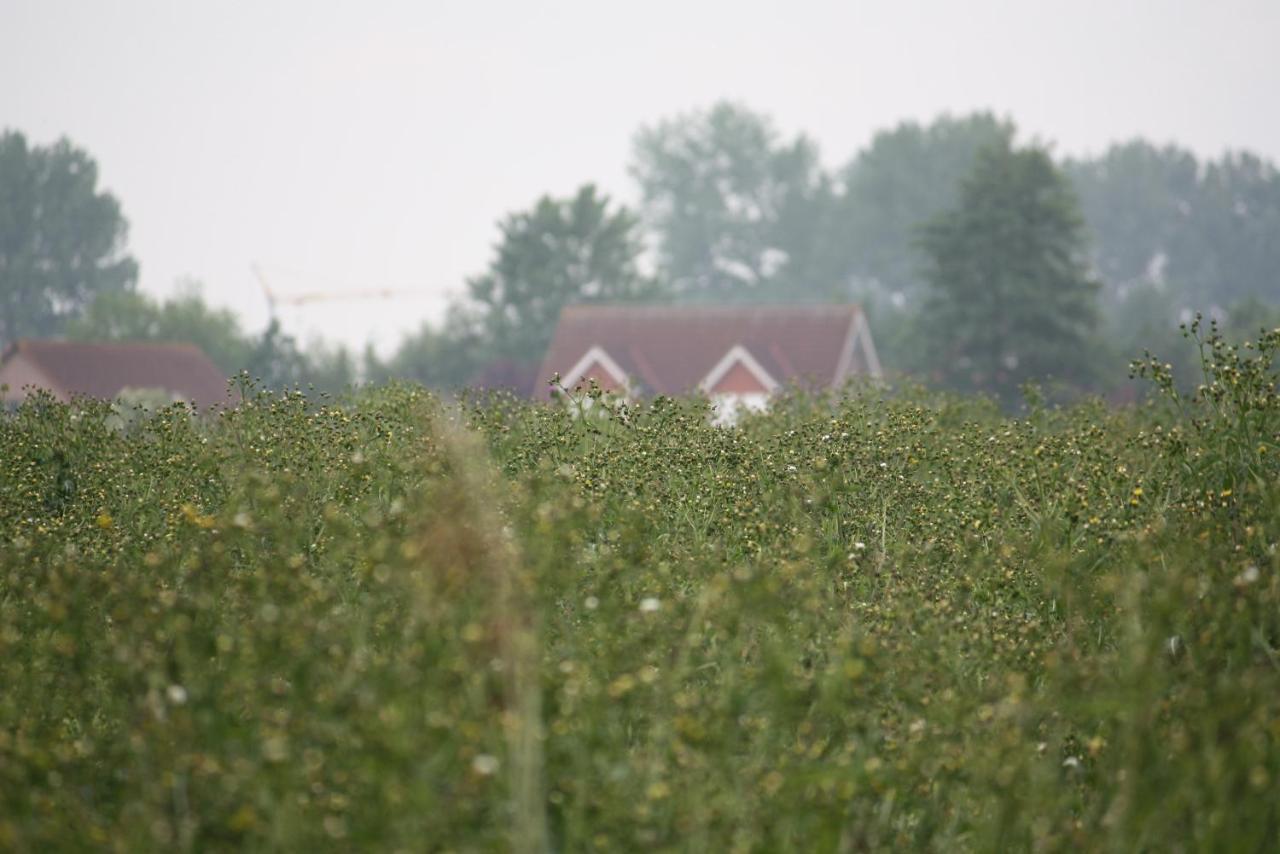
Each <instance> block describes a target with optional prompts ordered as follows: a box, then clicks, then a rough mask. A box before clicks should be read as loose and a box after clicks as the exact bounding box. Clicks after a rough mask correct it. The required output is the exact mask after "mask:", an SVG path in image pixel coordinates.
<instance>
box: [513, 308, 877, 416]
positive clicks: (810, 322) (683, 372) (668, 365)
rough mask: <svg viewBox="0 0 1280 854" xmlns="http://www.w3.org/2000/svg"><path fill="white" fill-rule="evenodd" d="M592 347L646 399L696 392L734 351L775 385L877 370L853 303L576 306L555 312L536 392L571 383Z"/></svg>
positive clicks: (837, 380) (827, 382)
mask: <svg viewBox="0 0 1280 854" xmlns="http://www.w3.org/2000/svg"><path fill="white" fill-rule="evenodd" d="M593 347H598V348H600V349H601V350H603V351H604V352H605V353H606V354H607V355H608V357H609V358H610V359H612V360H613V362H614V363H616V364H617V366H618V367H619V368H621V370H622V371H623V372H624V373H625V374H626V375H627V377H628V378H630V379H631V380H632V381H633V382H635V383H636V384H637V385H638V386H639V390H640V391H641V392H643V393H646V394H667V395H676V394H683V393H685V392H689V391H693V390H695V389H697V388H698V386H699V383H701V382H702V381H703V380H704V379H705V378H706V377H707V375H708V374H709V373H710V372H711V371H712V370H713V369H714V368H716V366H717V365H718V364H720V362H721V360H723V359H724V358H725V356H726V355H727V354H728V353H729V352H730V351H731V350H733V348H735V347H742V348H743V349H745V350H746V351H747V352H748V353H749V354H750V356H751V357H752V358H753V359H754V360H755V361H756V362H757V363H758V364H759V366H760V367H762V368H763V369H764V370H765V371H767V372H768V373H769V375H770V377H771V378H772V379H774V380H776V381H777V382H778V383H779V384H780V385H785V384H787V383H788V382H791V383H794V382H801V381H803V382H809V383H813V384H816V385H818V386H823V387H834V386H837V385H840V384H841V383H843V382H844V381H845V379H847V378H848V377H850V376H856V375H873V376H874V375H878V374H879V372H880V365H879V362H878V361H877V360H876V356H875V348H874V346H873V345H872V343H871V337H870V332H869V331H868V330H867V326H866V321H865V319H864V317H863V314H862V310H861V309H860V308H859V307H858V306H856V305H794V306H765V305H755V306H633V305H577V306H569V307H567V308H565V309H564V311H563V312H562V313H561V315H560V322H559V324H558V325H557V327H556V332H555V335H554V336H553V338H552V340H551V346H550V347H549V348H548V350H547V356H546V358H545V359H544V360H543V362H542V368H541V370H540V371H539V372H538V380H537V387H536V388H535V389H534V395H535V396H536V397H539V398H542V399H546V398H548V397H549V389H548V386H547V381H548V380H549V379H550V378H551V376H552V375H553V374H556V373H559V374H560V375H561V377H562V378H563V379H565V380H567V381H572V380H573V379H575V378H573V377H570V376H568V374H569V372H570V371H572V370H573V368H574V367H575V366H576V365H578V363H579V362H580V361H581V360H582V359H583V357H584V356H585V355H586V354H587V353H588V352H590V351H591V350H592V348H593Z"/></svg>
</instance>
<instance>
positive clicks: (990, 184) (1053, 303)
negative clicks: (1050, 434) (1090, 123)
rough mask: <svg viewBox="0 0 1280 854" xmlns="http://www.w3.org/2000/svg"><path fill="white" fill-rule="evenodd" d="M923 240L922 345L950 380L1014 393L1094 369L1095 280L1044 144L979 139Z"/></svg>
mask: <svg viewBox="0 0 1280 854" xmlns="http://www.w3.org/2000/svg"><path fill="white" fill-rule="evenodd" d="M921 243H922V246H923V248H924V250H925V252H926V253H927V254H928V256H929V260H930V267H929V268H928V271H927V275H928V279H929V283H930V285H931V289H932V290H931V294H930V298H929V300H928V301H927V302H926V304H925V306H924V320H923V323H924V327H925V329H926V330H927V342H926V346H928V347H929V348H930V349H931V350H932V352H933V353H934V364H935V366H936V368H935V369H936V370H938V371H940V372H941V373H942V374H943V376H944V378H945V380H946V381H947V382H948V383H949V384H950V385H953V386H955V387H957V388H961V389H966V390H974V389H977V390H982V391H987V392H991V393H994V394H996V395H998V396H1000V397H1002V398H1003V399H1005V400H1009V399H1011V398H1012V396H1013V395H1014V393H1016V391H1017V390H1018V389H1019V388H1020V387H1021V386H1022V385H1023V384H1024V383H1025V382H1026V381H1027V380H1029V379H1036V378H1042V377H1047V376H1050V375H1056V376H1057V377H1058V378H1060V379H1065V380H1068V381H1079V380H1081V379H1084V378H1085V377H1087V375H1088V372H1089V367H1090V366H1089V362H1088V349H1087V344H1088V341H1089V334H1090V332H1091V331H1092V328H1093V325H1094V323H1095V322H1096V319H1097V314H1096V304H1095V303H1096V291H1097V289H1098V285H1097V283H1096V282H1094V281H1093V280H1092V279H1091V278H1090V275H1089V272H1088V269H1087V267H1086V264H1085V258H1084V234H1083V221H1082V220H1081V219H1080V214H1079V212H1078V209H1077V205H1076V199H1075V196H1074V194H1073V193H1072V190H1071V186H1070V184H1068V183H1067V181H1066V179H1065V178H1064V177H1063V176H1062V175H1061V173H1059V171H1058V170H1057V168H1056V167H1055V166H1054V164H1053V161H1052V160H1051V159H1050V158H1049V155H1048V154H1047V153H1046V152H1045V151H1043V150H1041V149H1037V148H1026V149H1015V148H1013V147H1012V146H1011V145H1008V144H1001V145H997V146H993V147H990V148H986V149H983V150H982V152H981V153H980V154H979V155H978V158H977V161H976V162H975V164H974V167H973V171H972V172H971V174H970V175H969V177H968V178H966V180H965V182H964V184H963V186H962V188H961V191H960V198H959V201H958V204H957V206H956V207H955V208H954V209H952V210H950V211H946V212H944V213H943V214H941V215H939V216H938V217H937V218H935V219H934V220H933V221H932V222H930V223H929V224H928V226H927V228H926V230H925V231H924V233H923V236H922V240H921Z"/></svg>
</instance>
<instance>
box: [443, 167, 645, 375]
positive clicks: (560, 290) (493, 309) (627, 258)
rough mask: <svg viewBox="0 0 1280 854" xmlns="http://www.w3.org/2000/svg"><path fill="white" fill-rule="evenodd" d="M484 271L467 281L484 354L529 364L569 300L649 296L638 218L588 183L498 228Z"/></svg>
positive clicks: (544, 345)
mask: <svg viewBox="0 0 1280 854" xmlns="http://www.w3.org/2000/svg"><path fill="white" fill-rule="evenodd" d="M500 228H501V230H502V240H501V241H500V242H499V243H498V245H497V247H496V251H495V257H494V259H493V261H492V263H491V264H490V266H489V271H488V272H487V273H485V274H484V275H482V276H478V277H476V278H474V279H472V280H471V281H469V282H468V283H467V289H468V292H469V295H470V297H471V299H472V301H473V302H474V303H475V304H476V305H477V307H478V311H479V318H478V321H479V324H480V327H481V329H482V330H483V333H484V334H485V336H486V337H487V340H488V344H489V348H490V349H491V356H492V357H496V358H506V359H512V360H514V361H517V362H522V363H533V364H536V363H537V362H538V361H539V360H540V359H541V358H542V355H543V353H545V352H546V348H547V344H548V343H550V341H551V335H552V333H553V332H554V330H555V325H556V322H557V321H558V320H559V319H560V309H561V308H563V307H564V306H566V305H569V304H570V303H574V302H625V301H627V300H634V299H641V298H645V297H651V296H653V295H654V285H653V282H651V281H649V280H648V279H646V278H645V277H644V276H643V275H641V273H640V270H639V268H638V267H637V259H638V258H639V256H640V253H641V251H642V249H643V246H642V243H641V236H640V231H639V229H640V222H639V220H638V219H636V218H635V217H634V216H632V214H631V213H630V212H629V211H628V210H627V209H626V208H620V209H618V210H610V209H609V199H608V198H607V197H605V196H601V195H599V194H598V193H597V192H596V189H595V187H594V186H591V185H590V184H588V185H586V186H584V187H582V188H581V189H580V190H578V192H577V194H576V195H574V196H573V197H572V198H569V199H553V198H551V197H550V196H543V197H542V198H541V199H539V200H538V202H537V203H536V204H535V205H534V206H533V208H532V209H531V210H529V211H524V212H520V213H515V214H511V215H510V216H508V217H507V218H506V219H505V220H504V221H503V222H502V223H501V225H500Z"/></svg>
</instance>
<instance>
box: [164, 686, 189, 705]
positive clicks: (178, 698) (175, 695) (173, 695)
mask: <svg viewBox="0 0 1280 854" xmlns="http://www.w3.org/2000/svg"><path fill="white" fill-rule="evenodd" d="M165 694H167V695H168V697H169V702H170V703H173V704H174V705H175V706H181V705H184V704H185V703H186V702H187V689H186V688H183V687H182V686H181V685H170V686H169V688H168V690H167V691H165Z"/></svg>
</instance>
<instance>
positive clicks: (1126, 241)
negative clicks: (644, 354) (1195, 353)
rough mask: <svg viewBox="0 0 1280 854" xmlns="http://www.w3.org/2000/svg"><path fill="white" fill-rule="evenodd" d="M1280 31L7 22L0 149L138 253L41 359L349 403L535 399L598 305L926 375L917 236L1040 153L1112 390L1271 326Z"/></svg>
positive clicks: (845, 16) (1234, 19)
mask: <svg viewBox="0 0 1280 854" xmlns="http://www.w3.org/2000/svg"><path fill="white" fill-rule="evenodd" d="M1277 35H1280V6H1277V5H1276V4H1274V3H1271V2H1261V0H1257V1H1256V2H1247V0H1234V2H1225V3H1208V2H1196V3H1174V2H1154V0H1142V2H1129V3H1124V4H1114V3H1101V2H1070V3H1067V2H1045V3H1036V4H1024V3H1014V2H970V3H963V4H951V3H891V2H882V3H880V2H877V3H861V2H858V3H788V4H785V5H784V4H763V3H754V4H753V3H737V2H735V3H728V2H706V3H699V4H696V5H695V4H676V3H651V4H644V5H643V6H624V5H614V4H593V3H586V2H562V3H553V4H546V5H542V6H541V7H540V8H532V7H529V6H528V5H527V4H515V3H506V4H499V3H483V4H450V6H449V7H447V8H446V7H444V5H443V4H430V5H425V4H412V3H378V4H369V5H367V6H365V7H361V8H357V7H355V6H353V5H349V4H329V3H303V2H275V3H272V4H269V5H267V6H265V8H252V9H251V8H248V7H247V6H235V7H230V6H219V7H212V6H204V7H189V6H175V5H173V4H166V3H160V2H149V3H148V2H121V3H113V4H109V5H108V4H91V3H83V2H82V3H72V2H28V0H8V2H6V3H4V5H3V7H2V8H0V128H3V129H4V130H6V131H7V132H8V134H9V137H7V138H8V139H9V140H10V142H13V140H14V138H15V137H16V136H19V135H20V136H21V138H22V141H23V143H24V146H25V148H26V149H27V150H28V151H34V150H37V149H39V150H44V149H48V148H49V147H51V146H54V145H55V144H56V143H57V141H58V140H59V139H62V138H65V139H66V140H68V142H69V144H70V146H72V147H74V148H75V149H76V150H78V151H81V152H83V153H84V155H85V156H86V157H88V158H90V159H91V160H92V161H93V162H94V163H96V166H97V170H98V174H97V177H98V182H97V189H98V191H99V192H101V191H106V192H109V193H110V195H111V196H113V197H114V198H115V199H116V200H117V201H118V203H119V213H120V214H121V215H122V217H123V219H124V220H126V221H127V223H128V230H127V235H124V234H123V233H122V234H121V242H120V245H119V246H118V247H117V249H118V250H119V251H118V252H117V253H116V258H115V260H117V261H118V260H120V259H122V258H127V259H130V260H132V261H135V262H136V271H135V272H133V273H129V272H128V271H121V272H120V275H121V276H122V277H123V278H121V279H120V282H119V283H117V284H119V287H116V286H114V285H113V286H112V287H113V288H114V289H116V290H120V291H130V290H132V289H135V288H136V295H135V297H137V298H135V297H130V298H129V299H124V298H121V297H118V296H117V297H115V298H114V299H115V300H116V301H115V303H112V302H111V301H110V300H107V301H103V302H101V303H99V304H98V305H97V306H96V308H95V306H94V305H93V300H90V299H88V298H85V299H82V300H80V301H79V303H78V304H76V305H75V306H71V307H68V305H69V304H68V305H63V306H62V308H63V309H66V310H64V311H61V314H60V316H59V318H58V320H57V322H56V323H55V324H54V325H52V326H47V327H45V328H40V329H34V330H33V332H34V333H38V334H65V335H72V336H80V337H103V336H113V337H145V336H147V335H152V334H159V332H157V330H161V329H162V330H164V331H165V333H166V334H172V330H174V329H184V328H196V327H199V328H202V329H205V330H206V331H207V329H209V328H212V327H217V328H218V329H220V330H221V331H222V332H221V334H222V338H221V339H219V341H220V343H209V342H204V346H205V348H206V349H207V350H211V351H213V350H222V351H223V352H221V353H215V352H211V353H210V355H211V356H213V357H214V358H215V361H218V362H219V364H220V366H227V365H231V364H234V363H247V362H249V361H252V360H253V359H254V358H256V359H258V362H259V364H261V363H263V360H264V359H265V360H266V361H268V362H269V361H272V360H274V361H275V362H281V360H283V361H284V362H289V364H287V365H283V366H281V365H279V364H278V365H277V366H276V367H277V368H278V374H279V378H281V379H286V380H287V379H290V378H292V379H303V378H306V377H308V376H310V377H313V378H315V377H322V379H323V381H324V382H325V383H328V384H339V383H341V382H342V381H344V380H349V379H354V378H356V377H358V376H361V375H363V376H366V377H369V378H375V379H376V378H381V377H385V376H390V375H401V376H408V377H411V378H415V379H420V380H423V381H426V382H429V383H432V384H437V385H448V384H458V383H463V382H467V381H471V380H474V379H475V378H477V377H482V378H484V377H487V378H488V379H490V380H491V381H495V382H496V383H497V384H504V383H505V382H507V381H508V380H510V381H511V382H515V381H516V380H518V381H519V382H526V381H527V379H528V378H527V376H525V374H527V371H528V370H529V363H530V361H535V362H536V359H537V356H538V352H539V348H540V347H542V346H545V341H544V339H545V336H546V335H547V334H549V332H548V331H547V330H546V329H545V328H544V327H545V326H546V324H547V323H549V322H553V320H554V315H555V313H556V312H558V308H559V306H560V305H561V304H563V303H564V302H566V301H572V300H574V299H579V298H587V299H592V298H595V299H644V300H653V299H677V300H680V299H683V300H719V301H741V300H759V301H814V300H850V299H855V300H858V301H860V302H863V303H864V304H866V305H867V307H868V310H869V312H870V313H871V318H872V332H873V335H874V336H875V338H876V340H877V344H878V345H879V346H880V348H881V351H882V357H884V361H885V362H886V366H887V367H889V368H890V369H895V368H896V369H898V370H911V371H914V372H918V373H920V374H922V375H926V376H927V375H929V374H930V371H931V370H933V369H936V368H937V362H936V360H937V358H939V352H938V351H937V350H936V349H935V350H933V351H930V349H929V348H928V347H924V346H919V345H918V342H919V340H920V339H919V336H921V335H924V334H926V333H927V334H929V335H933V336H935V337H936V336H937V335H938V334H940V333H939V331H938V330H937V329H933V330H932V331H930V330H928V329H927V327H928V324H927V323H926V324H924V325H923V326H922V325H921V322H922V317H923V316H925V314H926V308H927V306H928V295H929V293H930V282H929V274H928V269H929V267H930V263H931V262H930V258H931V257H933V258H935V260H936V257H937V253H936V252H935V253H934V255H933V256H931V255H930V252H929V250H928V249H927V247H926V246H925V245H924V243H922V234H923V232H922V228H923V227H924V226H925V225H926V223H927V222H928V221H930V220H934V219H935V218H936V217H938V216H939V215H941V214H943V213H945V212H946V211H948V210H954V209H955V208H956V206H957V204H958V203H959V201H960V198H961V191H960V186H961V184H962V182H963V180H964V179H965V178H966V177H969V176H971V175H972V166H973V163H974V159H975V157H976V156H977V153H978V152H979V151H980V150H981V149H983V148H984V147H986V146H989V145H991V144H993V143H996V144H1000V143H1002V142H1003V143H1006V144H1007V145H1008V146H1009V147H1011V148H1012V149H1016V150H1019V151H1022V150H1032V149H1034V150H1039V151H1042V152H1044V153H1045V154H1047V155H1048V157H1050V158H1051V159H1052V162H1053V166H1054V168H1055V169H1057V170H1058V171H1059V172H1060V174H1061V175H1062V176H1063V177H1064V178H1065V180H1066V181H1067V182H1068V183H1069V185H1070V188H1071V191H1072V193H1073V195H1074V201H1072V202H1069V203H1068V204H1074V205H1076V207H1077V208H1078V210H1079V212H1080V214H1082V215H1083V228H1082V229H1081V234H1080V240H1079V241H1078V245H1076V244H1071V241H1068V242H1067V244H1064V246H1067V247H1068V248H1069V249H1070V248H1071V246H1075V248H1076V249H1078V250H1079V252H1080V253H1081V254H1082V255H1083V256H1084V257H1085V258H1086V259H1087V267H1088V269H1087V270H1084V271H1082V272H1083V273H1084V274H1086V275H1087V276H1088V277H1090V278H1091V280H1093V281H1095V282H1096V283H1097V285H1098V288H1097V296H1096V306H1097V311H1096V314H1097V315H1098V317H1097V319H1096V321H1091V323H1090V324H1089V334H1090V335H1096V336H1098V339H1097V342H1102V343H1097V342H1095V341H1093V340H1092V339H1091V341H1090V345H1089V346H1088V348H1087V349H1088V350H1089V351H1090V354H1091V357H1092V358H1094V359H1096V360H1099V361H1100V362H1102V364H1097V365H1085V366H1081V372H1080V374H1079V377H1078V380H1079V382H1081V383H1082V384H1084V385H1086V386H1089V387H1092V388H1096V389H1099V390H1104V391H1105V390H1106V382H1105V381H1104V380H1103V379H1102V377H1104V376H1105V375H1106V374H1108V373H1109V374H1111V375H1119V374H1122V373H1123V365H1124V364H1125V361H1126V360H1127V359H1128V358H1129V357H1132V356H1136V355H1139V353H1136V352H1133V349H1134V348H1135V347H1139V346H1152V347H1153V348H1154V347H1155V346H1159V345H1161V344H1163V343H1166V342H1167V341H1169V340H1171V338H1169V335H1170V334H1171V333H1175V332H1176V325H1177V322H1178V321H1179V320H1180V319H1185V317H1187V316H1188V315H1189V312H1191V311H1195V310H1200V311H1205V312H1208V313H1212V314H1214V315H1215V316H1221V317H1222V318H1223V320H1224V322H1228V323H1229V322H1232V318H1233V317H1234V318H1235V322H1237V324H1240V323H1245V322H1246V321H1248V322H1254V321H1260V320H1262V319H1263V318H1265V317H1267V316H1268V311H1269V310H1270V309H1271V308H1273V307H1274V306H1275V305H1276V303H1277V302H1280V274H1277V273H1276V272H1275V271H1277V270H1280V180H1277V177H1276V172H1275V167H1274V163H1275V161H1276V160H1277V158H1280V112H1278V111H1277V110H1275V108H1274V98H1275V92H1276V91H1277V84H1280V62H1278V61H1277V60H1276V59H1275V57H1274V44H1275V39H1276V36H1277ZM17 159H18V158H16V155H15V158H14V159H13V162H14V163H16V162H17ZM13 168H14V169H15V170H18V171H20V169H19V167H18V166H14V167H13ZM995 171H996V172H997V173H998V172H999V171H1000V170H999V169H996V170H995ZM15 174H16V172H15ZM12 199H13V194H11V198H10V201H12ZM0 202H4V200H3V199H0ZM1069 219H1070V217H1069V216H1067V217H1066V219H1065V220H1063V221H1064V222H1065V221H1066V220H1069ZM1068 230H1069V229H1068ZM548 235H550V236H548ZM539 247H541V248H539ZM547 247H551V249H550V250H547ZM584 247H594V248H590V249H589V250H584ZM600 247H603V248H602V249H601V248H600ZM934 249H935V250H938V251H941V249H942V246H941V244H939V243H936V242H935V244H934ZM544 250H547V251H544ZM597 250H598V252H597ZM1072 251H1075V250H1072ZM583 252H586V255H583ZM593 252H595V253H596V254H595V255H593V254H592V253H593ZM539 253H543V254H542V255H540V254H539ZM587 256H590V257H591V258H594V259H596V260H592V261H590V263H587V265H586V266H587V267H588V268H590V269H585V271H584V270H574V269H570V268H571V267H572V265H573V264H574V263H578V264H579V266H581V265H582V264H583V263H585V262H584V261H583V258H584V257H587ZM597 256H598V257H597ZM592 264H599V265H601V266H599V267H598V268H595V267H592ZM255 268H256V272H255ZM566 271H568V272H566ZM264 283H265V285H266V287H269V288H270V289H271V290H272V291H273V292H274V294H275V295H276V298H277V304H276V318H277V320H278V325H277V326H276V327H274V328H272V327H269V326H268V320H269V306H268V299H267V296H266V294H265V293H264ZM522 289H523V291H522ZM370 291H387V292H389V295H386V296H377V295H371V294H370V293H369V292H370ZM352 292H355V293H357V294H359V298H350V299H345V298H339V297H341V296H342V295H346V294H350V293H352ZM312 296H314V297H315V298H314V299H312V301H310V302H305V301H302V300H305V299H307V298H310V297H312ZM139 299H141V301H139ZM521 300H523V302H520V304H519V305H514V303H513V301H516V302H519V301H521ZM72 309H74V310H72ZM147 312H151V314H147ZM165 312H168V315H165ZM184 312H185V314H184ZM1233 313H1234V314H1233ZM928 316H932V317H935V318H936V317H937V316H938V312H932V313H930V314H929V315H928ZM165 317H167V318H168V319H167V320H166V319H164V318H165ZM138 318H143V319H144V320H145V321H146V322H145V323H137V322H135V321H137V319H138ZM166 324H167V325H166ZM184 324H186V325H185V326H184ZM19 331H20V330H11V331H10V334H11V336H12V335H16V334H18V332H19ZM237 336H238V337H237ZM522 336H523V337H522ZM1161 336H1166V337H1165V338H1162V337H1161ZM1080 340H1081V341H1083V340H1084V339H1080ZM1073 346H1075V345H1073ZM339 347H342V348H346V351H347V352H346V353H343V352H341V351H340V350H339V349H338V348H339ZM1077 349H1079V348H1078V347H1077ZM366 350H368V353H367V356H366ZM255 354H256V355H255ZM931 359H933V360H934V361H933V362H932V363H931V361H930V360H931ZM290 360H292V361H290ZM935 372H936V371H935ZM322 375H323V376H322ZM513 377H514V378H515V379H511V378H513ZM495 378H496V379H495Z"/></svg>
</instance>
